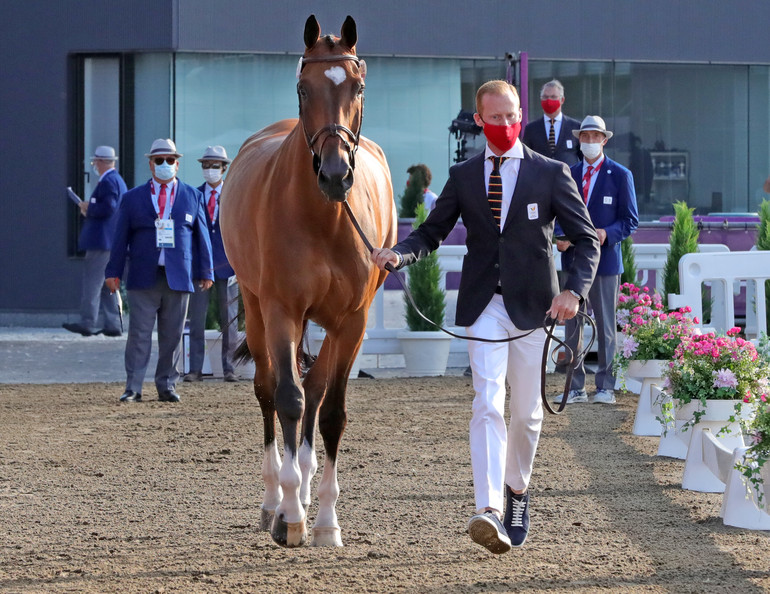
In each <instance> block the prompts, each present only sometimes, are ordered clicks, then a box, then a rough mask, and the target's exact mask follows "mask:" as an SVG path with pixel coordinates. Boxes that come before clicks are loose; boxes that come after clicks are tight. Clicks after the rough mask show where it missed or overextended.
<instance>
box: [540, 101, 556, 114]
mask: <svg viewBox="0 0 770 594" xmlns="http://www.w3.org/2000/svg"><path fill="white" fill-rule="evenodd" d="M540 107H542V108H543V112H544V113H556V111H558V109H559V108H560V107H561V101H560V100H559V99H543V100H542V101H540Z"/></svg>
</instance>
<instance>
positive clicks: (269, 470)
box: [260, 441, 282, 530]
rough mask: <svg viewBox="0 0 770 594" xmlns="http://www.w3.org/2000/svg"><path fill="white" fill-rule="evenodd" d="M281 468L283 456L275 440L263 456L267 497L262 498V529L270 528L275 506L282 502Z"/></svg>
mask: <svg viewBox="0 0 770 594" xmlns="http://www.w3.org/2000/svg"><path fill="white" fill-rule="evenodd" d="M280 470H281V456H280V455H279V454H278V445H277V444H276V442H275V441H274V442H273V443H271V444H270V445H268V446H266V447H265V455H264V457H263V458H262V480H263V481H264V483H265V497H264V499H263V500H262V518H261V520H260V524H261V525H260V528H261V529H262V530H270V525H271V524H272V522H273V515H274V514H275V508H276V507H278V504H280V503H281V498H282V493H281V485H279V484H278V473H279V472H280Z"/></svg>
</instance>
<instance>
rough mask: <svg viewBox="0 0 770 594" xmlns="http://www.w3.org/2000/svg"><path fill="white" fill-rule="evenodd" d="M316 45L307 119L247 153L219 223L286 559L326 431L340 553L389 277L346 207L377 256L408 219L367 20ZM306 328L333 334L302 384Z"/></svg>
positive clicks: (255, 141)
mask: <svg viewBox="0 0 770 594" xmlns="http://www.w3.org/2000/svg"><path fill="white" fill-rule="evenodd" d="M304 38H305V39H304V40H305V52H304V54H303V56H302V58H301V59H300V62H299V64H298V66H297V78H298V82H297V95H298V99H299V118H298V119H291V120H282V121H280V122H276V123H274V124H272V125H270V126H267V127H266V128H264V129H262V130H260V131H259V132H257V133H256V134H254V135H253V136H251V137H250V138H249V139H248V140H246V142H245V143H244V144H243V146H242V147H241V149H240V151H239V152H238V156H237V157H236V158H235V160H234V161H233V163H232V164H231V166H230V170H229V172H228V175H227V183H226V184H225V188H224V192H223V195H222V201H221V219H220V221H221V226H222V237H223V240H224V244H225V250H226V252H227V257H228V259H229V260H230V263H231V264H232V267H233V268H234V269H235V273H236V276H237V277H238V281H239V283H240V288H241V293H242V295H243V304H244V309H245V313H246V340H247V344H248V350H249V352H250V354H251V356H252V358H253V359H254V362H255V365H256V374H255V376H254V393H255V394H256V397H257V400H258V401H259V405H260V408H261V410H262V415H263V422H264V448H265V452H264V454H265V457H264V460H263V463H262V476H263V479H264V483H265V495H264V500H263V503H262V517H261V529H262V530H268V529H269V530H270V532H271V535H272V537H273V540H275V542H277V543H278V544H280V545H283V546H287V547H295V546H300V545H302V544H304V543H305V540H306V535H307V530H306V512H307V508H308V506H309V504H310V484H311V479H312V478H313V476H314V474H315V472H316V470H317V467H318V462H317V460H316V453H315V446H314V433H315V426H316V424H317V425H318V429H319V431H320V434H321V437H322V438H323V443H324V450H325V462H324V468H323V473H322V476H321V480H320V483H319V485H318V514H317V516H316V520H315V523H314V524H313V533H312V544H314V545H322V546H342V538H341V531H340V527H339V524H338V522H337V513H336V511H335V506H336V502H337V498H338V496H339V484H338V482H337V457H338V453H339V449H338V448H339V443H340V438H341V437H342V433H343V431H344V429H345V425H346V423H347V412H346V405H345V390H346V388H347V378H348V373H349V372H350V368H351V366H352V364H353V361H354V359H355V357H356V354H357V353H358V349H359V348H360V346H361V342H362V341H363V338H364V333H365V330H366V321H367V316H368V311H369V306H370V304H371V302H372V300H373V299H374V296H375V293H376V291H377V289H378V287H379V286H380V285H381V284H382V283H383V281H384V280H385V276H386V274H387V273H385V272H382V271H380V270H379V269H378V268H377V267H376V266H374V264H372V263H371V261H370V259H369V251H368V249H367V248H366V247H365V246H364V243H363V242H362V240H361V239H360V237H359V236H358V235H357V234H356V231H355V228H354V227H353V225H352V223H351V220H350V219H349V218H348V216H347V213H346V212H345V208H344V207H345V201H347V204H348V205H349V207H350V208H351V210H352V212H353V214H354V215H355V217H356V219H357V220H358V222H359V224H360V226H361V227H362V228H363V231H364V233H365V234H366V236H367V237H368V238H369V240H370V241H371V242H372V244H373V245H375V246H387V247H390V246H392V245H393V244H394V243H395V238H396V210H395V204H394V202H393V188H392V183H391V179H390V170H389V169H388V164H387V160H386V159H385V155H384V153H383V151H382V149H380V147H379V146H377V145H376V144H375V143H374V142H372V141H370V140H368V139H367V138H365V137H363V136H361V124H362V120H363V115H364V78H365V76H366V65H365V63H364V61H363V60H361V59H359V58H358V57H357V56H356V51H355V45H356V41H357V31H356V23H355V21H354V20H353V19H352V18H351V17H350V16H348V17H347V18H346V19H345V22H344V23H343V25H342V29H341V34H340V37H336V36H332V35H325V36H323V37H322V36H321V29H320V26H319V24H318V21H317V20H316V18H315V16H314V15H311V16H310V17H309V18H308V19H307V22H306V23H305V33H304ZM308 320H312V321H314V322H316V323H317V324H319V325H320V326H322V327H323V328H325V329H326V339H325V340H324V343H323V345H322V347H321V350H320V353H319V355H318V359H317V360H316V362H315V364H314V365H313V366H312V367H311V368H310V370H309V371H308V372H307V374H306V376H305V377H304V380H302V381H301V379H300V374H299V370H298V366H297V352H298V347H299V345H300V343H301V340H302V336H303V331H304V328H305V326H306V324H307V321H308ZM276 414H277V417H278V420H279V421H280V424H281V430H282V433H283V446H284V459H283V463H281V458H280V455H279V452H278V447H277V444H276V437H275V418H276ZM300 422H301V426H300Z"/></svg>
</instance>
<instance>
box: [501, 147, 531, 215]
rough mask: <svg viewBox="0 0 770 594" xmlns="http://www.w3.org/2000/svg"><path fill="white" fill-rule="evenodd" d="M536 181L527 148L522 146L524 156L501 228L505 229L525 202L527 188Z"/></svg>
mask: <svg viewBox="0 0 770 594" xmlns="http://www.w3.org/2000/svg"><path fill="white" fill-rule="evenodd" d="M535 182H536V179H535V173H534V171H533V170H532V158H531V157H530V156H529V154H528V153H527V148H526V147H525V148H524V158H523V159H522V160H521V163H520V164H519V174H518V175H517V176H516V187H515V188H514V189H513V196H511V204H510V206H509V207H508V214H507V215H506V217H505V222H504V223H503V229H505V228H506V227H507V226H508V225H509V224H510V221H512V220H513V217H514V216H516V213H517V212H518V211H519V210H520V209H521V208H523V207H524V206H525V205H524V203H525V202H526V196H525V194H526V192H527V188H531V187H532V186H533V185H534V184H535Z"/></svg>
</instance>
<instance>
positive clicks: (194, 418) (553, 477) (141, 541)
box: [0, 375, 770, 592]
mask: <svg viewBox="0 0 770 594" xmlns="http://www.w3.org/2000/svg"><path fill="white" fill-rule="evenodd" d="M559 381H563V376H558V375H556V376H549V387H550V391H551V392H553V393H556V391H557V388H556V384H557V382H559ZM149 388H150V386H149V385H148V386H147V390H146V394H147V396H148V397H150V394H151V393H152V390H151V389H149ZM121 392H122V385H121V384H68V385H1V386H0V415H1V416H0V419H1V420H0V427H1V428H2V430H1V432H0V526H2V528H1V529H0V530H1V532H0V533H1V534H2V537H1V538H0V591H7V592H516V591H528V592H537V591H570V592H596V591H612V592H763V591H770V573H769V571H770V533H768V532H753V531H748V530H739V529H734V528H728V527H725V526H724V525H723V524H722V522H721V520H720V518H719V506H720V503H721V495H718V494H706V493H695V492H690V491H683V490H682V489H681V474H682V468H683V464H684V463H683V462H682V461H680V460H671V459H663V458H659V457H656V456H655V453H656V448H657V440H656V439H655V438H652V437H637V436H633V435H631V427H632V424H633V416H634V411H635V406H636V397H635V396H634V395H633V394H621V395H620V396H619V398H618V404H617V405H615V406H611V405H593V404H579V405H572V406H571V407H570V408H569V409H568V412H567V414H564V415H561V416H559V417H553V416H550V415H547V416H546V420H545V425H544V432H543V437H542V440H541V443H540V448H539V451H538V457H537V460H536V466H535V473H534V477H533V480H532V484H531V493H532V508H531V509H532V528H531V532H530V537H529V540H528V542H527V544H526V545H525V547H524V548H523V549H521V550H515V551H512V552H511V553H508V554H506V555H500V556H494V555H491V554H489V553H488V552H487V551H486V550H484V549H482V548H481V547H479V546H478V545H475V544H474V543H472V542H471V541H470V539H469V537H468V535H467V533H466V523H467V521H468V518H469V517H470V516H471V515H472V513H473V490H472V485H471V469H470V461H469V460H470V458H469V452H468V421H469V418H470V403H471V399H472V390H471V387H470V380H469V378H465V377H444V378H434V379H412V380H405V379H358V380H353V381H352V382H351V384H350V387H349V390H348V408H349V423H348V429H347V431H346V433H345V435H344V437H343V442H342V455H341V459H340V463H339V468H340V472H339V480H340V486H341V489H342V493H341V495H340V500H339V503H338V506H337V511H338V513H339V520H340V524H341V526H342V537H343V541H344V543H345V546H344V547H343V548H331V549H330V548H312V547H305V548H300V549H282V548H280V547H278V546H277V545H275V544H273V542H272V540H271V538H270V537H269V535H268V534H267V533H260V532H258V531H257V529H258V526H259V517H260V510H259V504H260V503H261V497H262V487H261V477H260V475H259V468H260V464H261V460H262V455H261V453H262V421H261V415H260V411H259V407H258V405H257V403H256V401H255V399H254V397H253V395H252V391H251V387H250V384H249V382H240V383H238V384H224V383H222V382H213V381H206V382H203V383H202V384H196V385H190V384H183V385H182V386H181V387H180V393H181V394H182V399H183V401H182V403H181V404H180V405H170V404H162V403H159V402H157V401H147V402H144V403H142V404H135V405H121V404H119V403H118V402H117V397H118V395H119V394H120V393H121ZM151 397H152V398H154V394H152V396H151ZM319 457H320V455H319ZM320 462H321V465H320V466H322V461H320ZM319 476H320V472H319V475H317V476H316V479H315V483H314V484H316V485H317V482H318V478H319ZM309 513H310V521H311V523H312V520H313V516H314V514H315V505H311V508H310V512H309Z"/></svg>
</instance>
